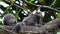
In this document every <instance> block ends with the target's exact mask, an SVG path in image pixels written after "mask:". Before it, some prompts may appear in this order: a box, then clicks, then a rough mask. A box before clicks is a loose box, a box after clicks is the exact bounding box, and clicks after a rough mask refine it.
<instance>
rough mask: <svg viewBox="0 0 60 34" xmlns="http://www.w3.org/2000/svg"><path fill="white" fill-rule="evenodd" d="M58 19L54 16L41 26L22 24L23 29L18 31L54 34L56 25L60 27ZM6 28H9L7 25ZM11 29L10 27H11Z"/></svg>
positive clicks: (34, 33)
mask: <svg viewBox="0 0 60 34" xmlns="http://www.w3.org/2000/svg"><path fill="white" fill-rule="evenodd" d="M59 24H60V19H59V18H56V19H54V20H52V21H50V22H48V23H46V24H45V25H43V26H41V27H34V26H24V31H23V32H20V33H22V34H23V33H32V34H38V33H39V34H56V32H57V30H58V29H59V28H58V27H60V25H59ZM0 28H4V27H3V26H2V27H0ZM6 28H9V27H8V26H6ZM11 29H12V27H11Z"/></svg>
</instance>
